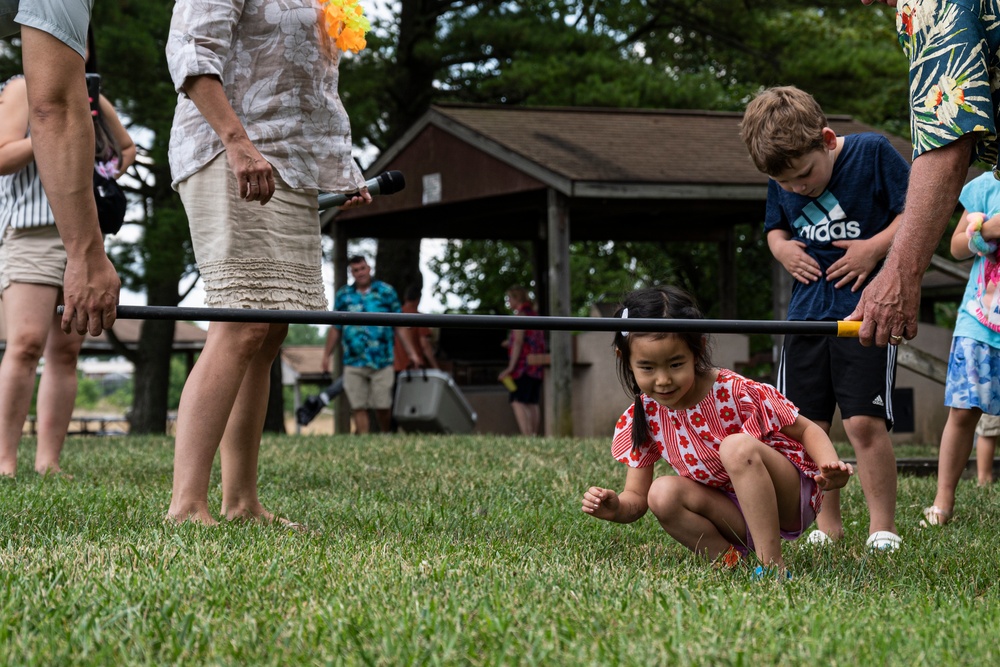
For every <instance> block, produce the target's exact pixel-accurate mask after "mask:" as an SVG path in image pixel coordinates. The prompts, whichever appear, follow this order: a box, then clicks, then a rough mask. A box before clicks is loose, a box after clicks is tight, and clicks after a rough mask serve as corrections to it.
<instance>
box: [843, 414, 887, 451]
mask: <svg viewBox="0 0 1000 667" xmlns="http://www.w3.org/2000/svg"><path fill="white" fill-rule="evenodd" d="M844 431H845V432H846V433H847V437H848V439H849V440H850V441H851V446H853V447H854V448H855V449H856V450H857V449H869V448H871V447H878V446H884V445H888V446H890V447H891V446H892V441H891V440H890V439H889V431H888V429H886V427H885V420H884V419H882V418H881V417H871V416H867V415H857V416H855V417H849V418H848V419H845V420H844Z"/></svg>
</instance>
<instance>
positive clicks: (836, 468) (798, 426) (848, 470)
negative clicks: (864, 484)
mask: <svg viewBox="0 0 1000 667" xmlns="http://www.w3.org/2000/svg"><path fill="white" fill-rule="evenodd" d="M781 432H782V433H784V434H785V435H787V436H788V437H789V438H792V439H793V440H797V441H799V442H801V443H802V447H803V448H804V449H805V450H806V454H808V455H809V458H811V459H812V460H813V461H815V462H816V465H817V466H819V473H818V474H817V475H816V478H815V479H816V485H817V486H819V488H821V489H823V490H824V491H832V490H833V489H839V488H841V487H843V486H844V485H846V484H847V481H848V480H849V479H850V478H851V475H853V474H854V468H853V467H852V466H851V464H850V463H844V462H843V461H841V460H840V457H839V456H838V455H837V450H835V449H834V448H833V443H832V442H830V436H828V435H827V434H826V431H824V430H823V429H821V428H820V427H819V426H817V425H816V424H815V422H813V421H811V420H809V419H806V418H805V417H803V416H802V415H799V417H798V418H797V419H796V420H795V423H794V424H790V425H788V426H786V427H785V428H783V429H781Z"/></svg>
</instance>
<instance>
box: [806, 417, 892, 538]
mask: <svg viewBox="0 0 1000 667" xmlns="http://www.w3.org/2000/svg"><path fill="white" fill-rule="evenodd" d="M844 430H845V431H847V437H848V438H849V439H850V441H851V445H852V446H853V447H854V454H855V456H857V457H858V478H859V480H860V482H861V490H862V491H863V492H864V494H865V502H866V503H867V504H868V534H869V535H871V534H872V533H874V532H876V531H880V530H887V531H889V532H890V533H895V532H896V454H895V452H894V451H893V450H892V440H891V439H890V438H889V432H888V431H887V430H886V428H885V420H884V419H882V418H881V417H869V416H861V415H859V416H855V417H851V418H849V419H845V420H844ZM823 504H824V505H825V504H826V499H824V500H823ZM824 511H825V510H824Z"/></svg>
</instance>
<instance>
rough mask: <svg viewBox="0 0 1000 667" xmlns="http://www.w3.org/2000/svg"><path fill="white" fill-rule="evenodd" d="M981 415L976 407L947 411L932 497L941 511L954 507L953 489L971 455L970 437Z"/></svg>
mask: <svg viewBox="0 0 1000 667" xmlns="http://www.w3.org/2000/svg"><path fill="white" fill-rule="evenodd" d="M981 414H982V412H981V411H980V410H979V408H973V409H971V410H964V409H962V408H952V409H951V410H950V411H949V412H948V421H947V422H946V423H945V425H944V432H943V433H942V434H941V449H940V451H939V452H938V482H937V495H935V496H934V506H935V507H938V508H940V509H941V510H943V511H944V512H947V513H950V512H953V511H954V510H955V489H957V488H958V482H959V480H960V479H961V478H962V472H963V471H964V470H965V466H966V464H967V463H968V462H969V455H970V454H972V438H973V437H975V433H976V424H977V423H978V422H979V416H980V415H981Z"/></svg>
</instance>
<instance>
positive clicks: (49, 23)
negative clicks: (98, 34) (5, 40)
mask: <svg viewBox="0 0 1000 667" xmlns="http://www.w3.org/2000/svg"><path fill="white" fill-rule="evenodd" d="M12 6H14V7H18V10H19V11H18V12H17V17H16V18H15V19H14V20H15V21H17V22H18V23H20V24H21V25H26V26H28V27H30V28H35V29H37V30H41V31H43V32H47V33H49V34H50V35H52V36H53V37H55V38H56V39H58V40H59V41H60V42H62V43H63V44H65V45H66V46H68V47H69V48H71V49H73V50H74V51H76V52H77V53H79V54H80V57H81V58H82V57H83V54H84V52H85V51H86V49H87V27H88V26H89V25H90V11H91V9H92V8H93V6H94V0H21V2H20V3H17V2H12V1H11V0H2V1H0V30H3V31H5V32H10V34H16V30H15V31H13V32H11V30H10V28H11V26H10V25H9V24H8V21H6V20H4V19H6V17H7V16H9V14H10V12H11V7H12ZM14 27H15V28H16V26H14ZM19 29H20V28H17V30H19Z"/></svg>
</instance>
